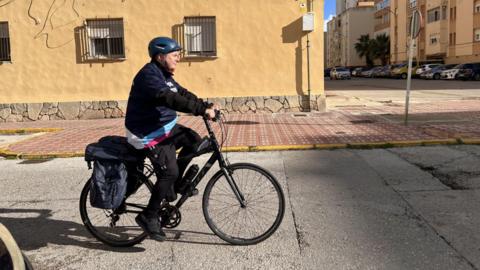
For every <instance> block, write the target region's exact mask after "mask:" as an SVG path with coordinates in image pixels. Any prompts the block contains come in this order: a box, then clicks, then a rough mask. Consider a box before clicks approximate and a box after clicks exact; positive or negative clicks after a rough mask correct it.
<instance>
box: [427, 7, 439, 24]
mask: <svg viewBox="0 0 480 270" xmlns="http://www.w3.org/2000/svg"><path fill="white" fill-rule="evenodd" d="M427 15H428V22H429V23H431V22H436V21H438V20H440V8H439V7H438V8H435V9H431V10H429V11H428V14H427Z"/></svg>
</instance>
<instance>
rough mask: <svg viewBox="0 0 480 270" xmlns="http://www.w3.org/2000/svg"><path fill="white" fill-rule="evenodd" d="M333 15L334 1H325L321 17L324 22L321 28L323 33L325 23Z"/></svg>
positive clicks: (325, 27)
mask: <svg viewBox="0 0 480 270" xmlns="http://www.w3.org/2000/svg"><path fill="white" fill-rule="evenodd" d="M333 15H335V1H334V0H325V11H324V15H323V19H324V20H325V21H324V26H323V30H324V31H327V21H328V20H330V18H331V16H333Z"/></svg>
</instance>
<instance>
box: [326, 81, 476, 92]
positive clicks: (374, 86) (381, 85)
mask: <svg viewBox="0 0 480 270" xmlns="http://www.w3.org/2000/svg"><path fill="white" fill-rule="evenodd" d="M406 86H407V80H401V79H382V78H373V79H372V78H356V77H354V78H352V79H351V80H330V79H328V78H326V79H325V89H326V90H331V91H335V90H405V89H406ZM455 89H456V90H461V89H464V90H465V89H476V90H479V92H478V95H479V96H480V81H455V80H438V81H437V80H422V79H413V80H412V90H455Z"/></svg>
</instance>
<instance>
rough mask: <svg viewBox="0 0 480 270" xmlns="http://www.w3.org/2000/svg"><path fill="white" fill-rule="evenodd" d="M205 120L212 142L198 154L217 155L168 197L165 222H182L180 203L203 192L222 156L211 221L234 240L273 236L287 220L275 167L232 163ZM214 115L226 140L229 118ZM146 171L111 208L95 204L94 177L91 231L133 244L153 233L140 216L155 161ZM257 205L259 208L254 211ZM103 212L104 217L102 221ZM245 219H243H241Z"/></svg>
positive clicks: (88, 217)
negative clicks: (170, 199)
mask: <svg viewBox="0 0 480 270" xmlns="http://www.w3.org/2000/svg"><path fill="white" fill-rule="evenodd" d="M203 120H204V122H205V125H206V128H207V131H208V137H207V138H206V139H207V141H208V142H209V143H208V147H205V148H204V149H202V150H200V151H198V152H197V153H195V154H193V157H198V156H201V155H203V154H206V153H212V155H211V157H210V158H209V159H208V161H207V162H206V163H205V165H204V166H203V168H202V169H201V170H199V172H198V173H197V174H196V176H195V177H194V178H193V180H192V181H191V183H190V185H189V186H188V187H187V188H186V190H187V191H186V192H184V194H182V196H181V197H180V198H179V199H178V200H177V201H176V203H175V204H174V205H173V204H170V203H169V202H166V201H164V202H162V207H161V210H160V213H159V216H160V217H161V221H162V227H165V228H175V227H177V226H178V225H179V224H180V222H181V213H180V207H181V206H182V205H183V204H184V203H185V202H186V201H187V199H188V198H189V197H191V196H193V195H196V193H198V190H197V189H196V188H197V186H198V184H199V183H200V181H201V180H202V179H203V178H204V177H205V175H206V174H207V172H208V171H209V170H210V168H211V167H212V166H213V165H214V163H215V162H217V161H218V163H219V167H220V170H219V171H218V172H216V173H215V174H214V175H213V177H212V178H211V179H210V180H209V182H208V183H207V185H206V187H205V190H204V193H203V198H202V210H203V215H204V217H205V220H206V222H207V224H208V226H209V227H210V229H211V230H212V231H213V233H214V234H216V235H217V236H218V237H220V238H221V239H223V240H224V241H226V242H228V243H230V244H233V245H253V244H257V243H260V242H262V241H264V240H266V239H267V238H269V237H270V236H271V235H272V234H273V233H274V232H275V231H276V230H277V229H278V227H279V226H280V224H281V222H282V219H283V216H284V212H285V198H284V194H283V191H282V189H281V186H280V184H279V183H278V181H277V180H276V178H275V177H274V176H273V175H272V174H271V173H270V172H268V171H267V170H266V169H264V168H262V167H260V166H257V165H255V164H250V163H236V164H230V163H229V161H228V159H225V157H224V156H223V154H222V151H221V145H220V144H219V142H218V140H217V139H216V137H215V134H214V132H213V129H212V126H211V124H210V122H209V120H208V119H207V118H206V117H204V118H203ZM213 121H218V122H219V124H220V127H221V128H222V145H223V142H224V140H223V127H224V125H225V124H224V121H223V119H222V117H221V115H220V113H219V112H217V115H216V117H215V119H213ZM222 124H223V126H222ZM140 172H141V173H140V174H139V176H140V177H139V178H138V179H139V181H140V182H139V185H140V186H139V187H138V188H137V190H136V192H135V193H134V194H132V195H130V196H128V198H127V199H126V202H125V204H124V205H125V207H120V208H118V209H109V210H105V209H99V208H93V207H92V206H90V204H89V203H88V202H89V190H90V189H89V187H90V182H91V180H90V179H89V180H88V181H87V183H86V184H85V186H84V188H83V190H82V193H81V196H80V215H81V217H82V221H83V224H84V225H85V226H86V228H87V229H88V231H89V232H90V233H91V234H92V235H93V236H94V237H95V238H96V239H98V240H99V241H101V242H103V243H105V244H107V245H109V246H113V247H130V246H134V245H136V244H138V243H140V242H141V241H143V240H144V239H145V238H146V237H147V233H145V232H144V231H143V230H142V229H141V228H140V227H139V226H138V225H137V223H136V222H135V216H136V215H137V214H138V213H140V212H141V211H142V210H143V209H145V208H146V205H147V203H148V200H149V198H150V196H149V194H148V193H149V192H150V193H151V191H152V188H153V183H152V181H151V180H150V177H151V176H152V175H154V170H153V167H152V166H151V165H150V164H143V168H141V169H140ZM249 211H251V212H250V213H249ZM253 211H256V212H257V214H254V215H252V212H253ZM225 212H227V213H225ZM97 217H99V218H101V219H102V220H101V221H100V222H99V223H98V224H97V219H96V218H97ZM241 222H243V224H239V223H241ZM232 223H233V224H232Z"/></svg>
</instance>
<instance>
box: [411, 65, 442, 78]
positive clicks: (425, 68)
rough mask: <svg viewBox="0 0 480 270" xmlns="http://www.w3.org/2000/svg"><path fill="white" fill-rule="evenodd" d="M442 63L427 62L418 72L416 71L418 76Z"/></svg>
mask: <svg viewBox="0 0 480 270" xmlns="http://www.w3.org/2000/svg"><path fill="white" fill-rule="evenodd" d="M441 65H442V64H438V63H437V64H425V65H421V66H420V67H419V68H418V69H417V72H416V73H415V74H416V75H417V76H421V75H422V74H423V73H424V72H427V71H430V70H431V69H432V68H436V67H439V66H441Z"/></svg>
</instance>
